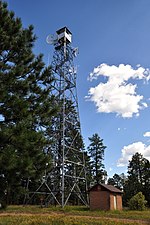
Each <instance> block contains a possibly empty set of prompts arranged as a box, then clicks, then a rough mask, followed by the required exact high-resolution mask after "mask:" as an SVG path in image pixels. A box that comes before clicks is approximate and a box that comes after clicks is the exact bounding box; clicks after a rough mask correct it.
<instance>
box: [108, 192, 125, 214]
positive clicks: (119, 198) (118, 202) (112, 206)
mask: <svg viewBox="0 0 150 225" xmlns="http://www.w3.org/2000/svg"><path fill="white" fill-rule="evenodd" d="M114 196H116V208H115V204H114ZM116 209H117V210H122V196H121V195H117V194H113V193H112V194H110V210H116Z"/></svg>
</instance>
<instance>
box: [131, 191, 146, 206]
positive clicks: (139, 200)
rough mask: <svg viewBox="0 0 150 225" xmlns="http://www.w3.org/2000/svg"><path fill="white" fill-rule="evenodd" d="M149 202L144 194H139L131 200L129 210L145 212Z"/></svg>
mask: <svg viewBox="0 0 150 225" xmlns="http://www.w3.org/2000/svg"><path fill="white" fill-rule="evenodd" d="M146 203H147V201H146V200H145V196H144V195H143V194H142V192H138V193H137V194H136V195H134V196H133V197H132V198H131V199H130V200H129V203H128V204H129V208H130V209H131V210H144V209H145V208H146Z"/></svg>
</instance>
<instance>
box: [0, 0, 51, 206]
mask: <svg viewBox="0 0 150 225" xmlns="http://www.w3.org/2000/svg"><path fill="white" fill-rule="evenodd" d="M0 40H1V41H0V118H1V120H0V177H3V180H5V181H3V182H4V183H5V184H6V185H5V187H4V189H5V190H7V199H8V203H10V202H12V203H13V201H15V200H16V197H14V196H17V193H18V190H21V189H22V188H23V184H24V183H26V181H27V179H29V178H30V180H31V181H32V179H39V178H40V177H41V176H42V174H43V172H44V170H45V164H46V163H47V162H50V157H49V155H48V154H47V152H48V149H49V145H50V143H51V138H50V137H51V134H50V131H49V127H50V123H51V122H50V121H51V117H52V115H53V114H54V113H55V109H54V104H53V102H54V96H52V95H50V93H51V82H52V81H53V76H52V71H51V68H50V67H47V68H46V67H45V64H44V63H43V59H42V55H41V54H40V55H39V56H35V55H34V54H33V50H32V48H33V46H34V42H35V40H36V37H35V35H34V33H33V26H29V27H28V28H26V29H24V28H23V27H22V23H21V19H20V18H17V17H15V15H14V13H13V12H11V11H9V10H8V9H7V4H6V3H3V2H2V1H0ZM21 193H22V190H21ZM18 199H19V197H18Z"/></svg>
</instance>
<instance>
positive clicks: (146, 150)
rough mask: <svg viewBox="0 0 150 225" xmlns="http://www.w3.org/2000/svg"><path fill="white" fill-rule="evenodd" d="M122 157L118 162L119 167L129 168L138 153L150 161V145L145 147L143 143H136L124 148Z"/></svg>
mask: <svg viewBox="0 0 150 225" xmlns="http://www.w3.org/2000/svg"><path fill="white" fill-rule="evenodd" d="M121 152H122V156H121V158H120V159H119V160H118V162H117V166H118V167H123V166H127V165H128V163H129V160H131V159H132V156H133V155H134V154H135V153H136V152H138V153H140V154H142V155H143V157H144V158H146V159H148V160H150V145H147V146H146V145H145V144H144V143H142V142H135V143H132V144H130V145H127V146H124V147H123V149H122V150H121Z"/></svg>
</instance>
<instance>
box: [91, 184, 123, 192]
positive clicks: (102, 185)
mask: <svg viewBox="0 0 150 225" xmlns="http://www.w3.org/2000/svg"><path fill="white" fill-rule="evenodd" d="M98 186H101V187H102V188H104V189H106V190H108V191H110V192H113V193H119V194H123V192H122V191H121V190H119V189H118V188H116V187H114V186H113V185H109V184H96V185H94V186H93V187H91V188H90V190H89V191H96V189H97V187H98Z"/></svg>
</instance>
